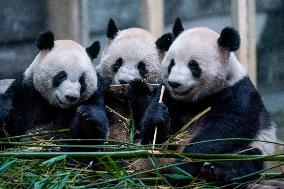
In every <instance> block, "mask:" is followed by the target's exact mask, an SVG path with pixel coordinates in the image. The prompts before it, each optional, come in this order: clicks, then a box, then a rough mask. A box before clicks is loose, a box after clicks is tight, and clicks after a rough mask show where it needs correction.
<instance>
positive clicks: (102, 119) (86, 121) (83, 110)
mask: <svg viewBox="0 0 284 189" xmlns="http://www.w3.org/2000/svg"><path fill="white" fill-rule="evenodd" d="M76 118H77V119H75V120H76V121H75V125H74V127H73V128H74V129H75V130H80V133H85V135H88V136H89V135H90V137H88V138H91V137H97V136H98V137H99V138H104V136H106V133H107V132H108V127H109V123H108V119H107V116H106V114H105V112H104V111H103V110H101V109H99V108H98V107H92V106H87V105H82V106H79V107H78V108H77V111H76ZM90 128H92V129H90ZM85 137H86V136H85Z"/></svg>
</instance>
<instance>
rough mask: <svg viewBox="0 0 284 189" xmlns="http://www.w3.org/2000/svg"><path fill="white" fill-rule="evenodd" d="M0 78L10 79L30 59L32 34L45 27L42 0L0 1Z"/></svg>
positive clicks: (32, 47)
mask: <svg viewBox="0 0 284 189" xmlns="http://www.w3.org/2000/svg"><path fill="white" fill-rule="evenodd" d="M0 18H1V21H0V79H3V78H14V77H15V76H16V75H17V74H19V73H21V72H22V71H23V70H24V69H25V68H26V67H27V66H28V65H29V64H30V63H31V61H32V60H33V58H34V56H35V54H36V52H37V50H36V48H35V46H34V41H35V37H36V36H37V34H38V33H39V32H40V31H44V30H45V29H46V18H47V13H46V7H45V1H43V0H41V1H38V0H29V1H26V0H9V1H6V0H0Z"/></svg>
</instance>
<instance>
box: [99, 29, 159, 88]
mask: <svg viewBox="0 0 284 189" xmlns="http://www.w3.org/2000/svg"><path fill="white" fill-rule="evenodd" d="M155 41H156V38H155V37H154V36H153V35H152V34H151V33H149V32H148V31H146V30H143V29H140V28H129V29H125V30H122V31H119V32H118V34H117V36H116V37H115V38H114V39H113V40H111V41H110V42H109V45H108V46H107V47H106V48H105V49H104V51H103V53H102V58H101V62H100V64H99V65H98V66H97V71H98V73H100V74H101V75H102V76H107V77H110V78H112V79H113V83H119V80H124V81H126V82H129V81H131V80H133V79H135V78H139V79H141V76H140V74H139V71H138V69H137V66H138V63H139V62H140V61H143V62H144V63H145V65H146V69H147V70H148V72H149V73H148V74H147V75H146V78H147V77H148V79H146V80H147V81H148V82H157V78H160V57H159V53H158V50H157V49H156V46H155ZM118 58H122V59H123V60H124V62H123V65H122V67H121V68H120V69H119V70H118V71H117V72H116V73H114V72H113V70H112V65H113V64H114V63H115V61H116V60H117V59H118Z"/></svg>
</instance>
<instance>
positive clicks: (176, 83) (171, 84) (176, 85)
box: [168, 81, 181, 89]
mask: <svg viewBox="0 0 284 189" xmlns="http://www.w3.org/2000/svg"><path fill="white" fill-rule="evenodd" d="M168 83H169V85H170V86H171V87H172V88H173V89H175V88H178V87H179V86H181V84H180V83H178V82H171V81H168Z"/></svg>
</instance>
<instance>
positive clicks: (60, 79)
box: [52, 71, 67, 87]
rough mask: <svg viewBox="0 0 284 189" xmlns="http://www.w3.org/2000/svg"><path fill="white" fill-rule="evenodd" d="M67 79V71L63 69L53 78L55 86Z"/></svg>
mask: <svg viewBox="0 0 284 189" xmlns="http://www.w3.org/2000/svg"><path fill="white" fill-rule="evenodd" d="M66 79H67V73H66V72H65V71H61V72H59V73H58V74H56V75H55V76H54V77H53V78H52V85H53V87H58V86H59V85H60V84H61V83H62V82H63V81H65V80H66Z"/></svg>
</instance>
